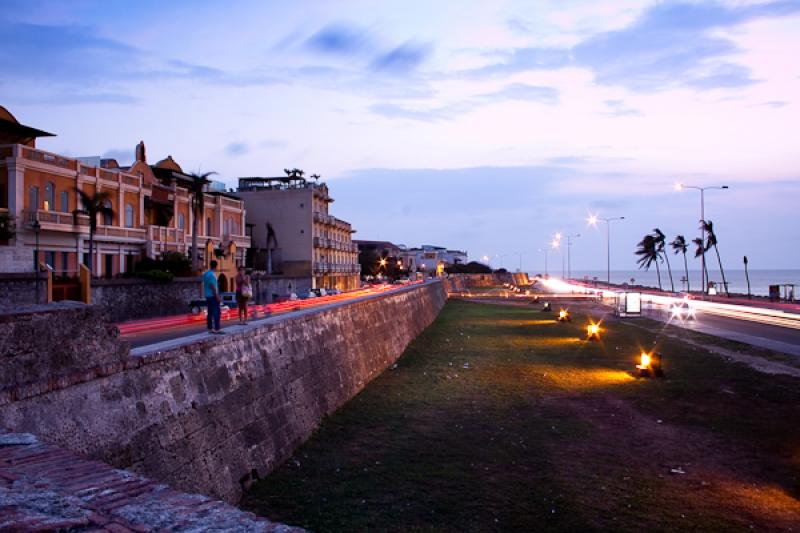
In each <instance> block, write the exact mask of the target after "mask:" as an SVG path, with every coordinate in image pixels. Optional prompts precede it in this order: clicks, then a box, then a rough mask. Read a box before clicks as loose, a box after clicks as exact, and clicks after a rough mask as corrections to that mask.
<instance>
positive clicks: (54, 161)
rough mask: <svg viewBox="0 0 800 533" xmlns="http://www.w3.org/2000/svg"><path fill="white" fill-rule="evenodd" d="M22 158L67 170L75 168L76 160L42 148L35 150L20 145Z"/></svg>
mask: <svg viewBox="0 0 800 533" xmlns="http://www.w3.org/2000/svg"><path fill="white" fill-rule="evenodd" d="M22 158H23V159H27V160H29V161H38V162H40V163H46V164H48V165H53V166H56V167H61V168H66V169H69V170H76V168H77V164H78V162H77V161H76V160H74V159H67V158H66V157H62V156H60V155H56V154H51V153H50V152H45V151H43V150H36V149H34V148H28V147H26V146H23V147H22Z"/></svg>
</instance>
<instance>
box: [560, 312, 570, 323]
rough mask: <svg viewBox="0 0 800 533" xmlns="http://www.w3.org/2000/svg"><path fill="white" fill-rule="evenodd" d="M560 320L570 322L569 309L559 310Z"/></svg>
mask: <svg viewBox="0 0 800 533" xmlns="http://www.w3.org/2000/svg"><path fill="white" fill-rule="evenodd" d="M558 321H559V322H568V321H569V311H567V310H566V309H561V310H559V312H558Z"/></svg>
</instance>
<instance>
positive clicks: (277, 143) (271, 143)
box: [258, 139, 288, 149]
mask: <svg viewBox="0 0 800 533" xmlns="http://www.w3.org/2000/svg"><path fill="white" fill-rule="evenodd" d="M258 145H259V146H260V147H261V148H267V149H269V148H286V147H287V146H288V143H287V142H286V141H281V140H278V139H266V140H263V141H261V142H260V143H258Z"/></svg>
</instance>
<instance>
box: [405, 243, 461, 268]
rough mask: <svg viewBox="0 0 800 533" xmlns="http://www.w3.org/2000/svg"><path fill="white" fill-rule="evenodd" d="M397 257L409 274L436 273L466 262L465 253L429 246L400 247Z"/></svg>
mask: <svg viewBox="0 0 800 533" xmlns="http://www.w3.org/2000/svg"><path fill="white" fill-rule="evenodd" d="M399 255H400V257H401V258H402V261H403V263H404V264H405V265H407V267H408V269H409V270H410V271H411V272H438V271H440V270H441V269H442V268H443V267H446V266H449V265H456V264H466V263H467V262H468V259H467V252H463V251H461V250H449V249H447V248H444V247H442V246H432V245H429V244H423V245H422V246H420V247H419V248H405V247H402V249H401V251H400V253H399Z"/></svg>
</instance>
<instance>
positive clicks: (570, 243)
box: [567, 233, 581, 279]
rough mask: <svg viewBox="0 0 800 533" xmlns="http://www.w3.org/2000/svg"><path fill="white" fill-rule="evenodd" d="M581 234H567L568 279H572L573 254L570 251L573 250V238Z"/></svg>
mask: <svg viewBox="0 0 800 533" xmlns="http://www.w3.org/2000/svg"><path fill="white" fill-rule="evenodd" d="M580 236H581V234H580V233H576V234H574V235H567V279H572V254H571V253H570V252H571V250H572V238H573V237H576V238H577V237H580Z"/></svg>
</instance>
